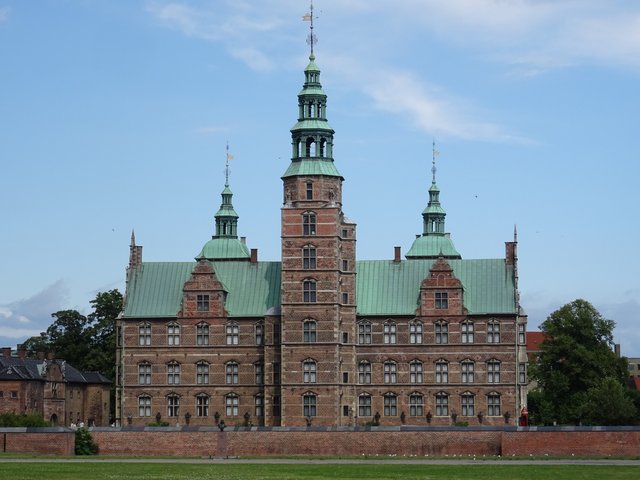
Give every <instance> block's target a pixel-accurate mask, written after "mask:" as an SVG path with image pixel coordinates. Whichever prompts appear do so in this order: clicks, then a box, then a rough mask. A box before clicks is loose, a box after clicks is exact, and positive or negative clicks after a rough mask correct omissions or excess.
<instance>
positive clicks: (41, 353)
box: [36, 352, 44, 360]
mask: <svg viewBox="0 0 640 480" xmlns="http://www.w3.org/2000/svg"><path fill="white" fill-rule="evenodd" d="M36 356H37V357H38V360H44V352H38V353H36Z"/></svg>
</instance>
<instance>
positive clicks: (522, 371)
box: [518, 363, 527, 384]
mask: <svg viewBox="0 0 640 480" xmlns="http://www.w3.org/2000/svg"><path fill="white" fill-rule="evenodd" d="M518 381H519V382H520V383H522V384H524V383H527V366H526V365H525V364H524V363H520V364H518Z"/></svg>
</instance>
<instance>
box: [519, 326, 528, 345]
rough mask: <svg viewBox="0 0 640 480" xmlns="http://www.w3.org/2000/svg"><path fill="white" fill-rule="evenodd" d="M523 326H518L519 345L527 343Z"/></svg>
mask: <svg viewBox="0 0 640 480" xmlns="http://www.w3.org/2000/svg"><path fill="white" fill-rule="evenodd" d="M526 333H527V332H526V331H525V325H518V343H519V344H520V345H525V344H526V343H527V337H526Z"/></svg>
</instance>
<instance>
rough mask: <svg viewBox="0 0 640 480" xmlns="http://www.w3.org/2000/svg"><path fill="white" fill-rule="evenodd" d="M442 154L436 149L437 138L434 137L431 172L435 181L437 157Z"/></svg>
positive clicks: (434, 181)
mask: <svg viewBox="0 0 640 480" xmlns="http://www.w3.org/2000/svg"><path fill="white" fill-rule="evenodd" d="M439 155H440V152H439V151H438V150H436V139H435V138H434V139H433V152H432V160H431V165H432V166H431V173H432V174H433V183H436V171H437V170H438V169H437V168H436V157H437V156H439Z"/></svg>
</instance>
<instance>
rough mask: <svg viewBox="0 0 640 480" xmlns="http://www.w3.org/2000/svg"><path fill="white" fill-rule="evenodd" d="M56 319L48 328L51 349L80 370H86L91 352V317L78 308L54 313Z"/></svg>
mask: <svg viewBox="0 0 640 480" xmlns="http://www.w3.org/2000/svg"><path fill="white" fill-rule="evenodd" d="M51 316H52V317H53V318H55V321H54V322H53V323H52V324H51V325H50V326H49V328H47V332H46V334H47V337H48V339H49V348H48V350H49V351H53V352H55V355H56V357H57V358H62V359H64V360H66V361H67V362H69V363H70V364H71V365H73V366H74V367H76V368H77V369H79V370H84V366H85V361H86V358H87V355H88V354H89V352H90V349H91V347H90V340H91V337H90V335H89V332H88V330H87V328H88V326H89V319H88V318H87V317H85V316H84V315H82V314H81V313H79V312H78V311H77V310H60V311H58V312H55V313H52V314H51Z"/></svg>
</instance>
